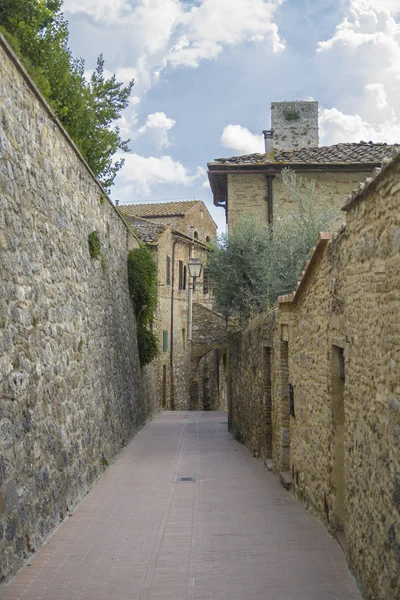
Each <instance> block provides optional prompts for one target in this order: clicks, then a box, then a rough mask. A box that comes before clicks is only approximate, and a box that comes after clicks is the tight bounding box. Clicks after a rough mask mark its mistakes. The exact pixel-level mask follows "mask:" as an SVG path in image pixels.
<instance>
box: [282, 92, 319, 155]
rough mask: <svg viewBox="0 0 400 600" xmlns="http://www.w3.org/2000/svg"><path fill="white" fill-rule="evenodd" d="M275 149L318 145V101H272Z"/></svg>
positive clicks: (296, 148) (297, 148)
mask: <svg viewBox="0 0 400 600" xmlns="http://www.w3.org/2000/svg"><path fill="white" fill-rule="evenodd" d="M271 128H272V130H273V132H274V133H273V147H274V151H280V150H299V149H300V148H310V147H313V146H314V147H315V146H318V102H316V101H314V100H312V101H299V102H297V101H296V102H272V103H271Z"/></svg>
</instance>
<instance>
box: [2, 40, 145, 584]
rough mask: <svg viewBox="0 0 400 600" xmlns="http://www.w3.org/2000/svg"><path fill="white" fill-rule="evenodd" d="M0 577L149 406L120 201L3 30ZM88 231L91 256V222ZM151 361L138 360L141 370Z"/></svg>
mask: <svg viewBox="0 0 400 600" xmlns="http://www.w3.org/2000/svg"><path fill="white" fill-rule="evenodd" d="M0 97H1V102H0V107H1V108H0V111H1V119H0V123H1V126H0V127H1V129H0V150H1V158H0V189H1V199H0V247H1V252H0V272H1V283H0V286H1V289H0V431H1V434H0V579H1V580H5V579H6V578H8V577H9V576H10V575H12V574H13V573H14V572H15V571H16V569H17V568H18V567H20V566H21V565H22V563H23V561H24V560H25V559H26V558H27V557H28V555H29V554H30V553H31V552H32V551H34V550H35V549H36V548H37V547H38V546H39V545H40V543H41V542H42V541H43V539H44V538H45V537H46V536H47V535H48V534H49V532H50V531H51V530H52V529H53V528H54V527H55V526H56V525H57V524H58V523H59V522H60V521H61V520H62V519H63V518H64V517H65V516H66V515H67V514H68V511H70V510H71V509H72V508H73V506H74V505H75V504H76V503H77V502H78V501H79V500H80V498H82V496H83V495H84V494H85V493H86V492H87V491H88V489H89V488H90V486H91V485H92V484H93V483H94V482H95V481H96V479H97V478H98V477H99V476H100V474H101V473H102V471H103V470H104V469H105V468H106V466H107V464H108V463H109V461H110V460H111V459H112V458H113V457H114V456H115V455H116V453H117V452H118V451H119V450H120V449H121V448H122V447H123V446H124V445H125V444H126V443H127V442H128V441H129V439H130V438H131V437H132V436H133V434H134V433H135V431H136V430H137V429H138V428H139V427H140V426H141V425H142V424H143V423H144V422H145V420H146V419H147V418H148V417H150V416H151V414H152V413H153V411H154V409H155V407H154V405H153V404H152V399H151V398H147V399H146V398H144V397H143V396H142V395H141V394H140V367H139V362H138V353H137V343H136V335H135V323H134V315H133V311H132V306H131V302H130V298H129V290H128V281H127V263H126V259H127V252H128V250H129V249H130V248H131V247H133V246H134V245H136V243H137V242H136V239H135V238H134V237H133V235H132V234H131V233H130V231H129V229H128V228H127V227H126V225H125V224H124V222H123V221H122V219H121V217H120V216H119V214H118V213H117V212H116V210H115V209H114V207H113V206H112V204H111V202H110V200H109V199H108V198H107V196H105V194H104V192H103V191H102V189H101V188H100V186H99V184H98V183H97V182H96V180H95V179H94V177H93V176H92V174H91V172H90V170H89V168H88V167H87V165H86V164H85V162H84V161H83V159H82V158H81V157H80V155H79V153H78V152H77V150H76V149H75V147H74V146H73V144H72V142H71V141H70V140H69V138H68V136H67V135H66V134H65V133H64V131H63V130H62V128H61V127H60V125H59V124H58V123H57V121H56V119H55V118H54V116H53V114H52V113H51V111H50V110H49V109H48V107H47V105H46V104H45V102H44V101H43V99H42V98H41V97H40V95H39V94H38V92H37V91H36V90H35V88H34V86H33V84H32V83H31V82H30V81H29V79H28V78H27V76H26V75H25V74H24V72H23V70H22V69H21V67H20V66H19V64H18V61H17V60H16V59H15V58H13V55H12V53H10V51H9V50H8V49H7V47H6V45H5V43H4V42H3V39H2V38H0ZM94 231H96V232H98V235H99V237H100V239H101V242H102V251H101V256H100V257H99V260H95V259H93V258H92V257H91V255H90V253H89V243H88V236H89V234H90V233H92V232H94ZM150 381H151V373H150V372H149V373H148V382H150Z"/></svg>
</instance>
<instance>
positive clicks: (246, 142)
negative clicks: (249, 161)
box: [221, 125, 264, 154]
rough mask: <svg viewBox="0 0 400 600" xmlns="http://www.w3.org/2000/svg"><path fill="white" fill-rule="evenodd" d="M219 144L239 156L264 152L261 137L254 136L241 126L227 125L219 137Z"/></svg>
mask: <svg viewBox="0 0 400 600" xmlns="http://www.w3.org/2000/svg"><path fill="white" fill-rule="evenodd" d="M221 142H222V145H223V146H224V147H225V148H229V149H230V150H233V151H234V152H238V153H239V154H252V153H253V152H264V139H263V136H262V135H255V134H254V133H251V131H249V130H248V129H246V127H242V126H241V125H228V126H227V127H225V128H224V130H223V132H222V135H221Z"/></svg>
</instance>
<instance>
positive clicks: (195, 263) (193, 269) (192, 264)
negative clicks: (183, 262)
mask: <svg viewBox="0 0 400 600" xmlns="http://www.w3.org/2000/svg"><path fill="white" fill-rule="evenodd" d="M188 267H189V275H190V277H193V279H194V281H193V284H194V285H195V284H196V279H197V277H200V275H201V271H202V269H203V265H202V263H201V260H200V259H199V258H194V257H192V258H191V259H190V260H189V263H188Z"/></svg>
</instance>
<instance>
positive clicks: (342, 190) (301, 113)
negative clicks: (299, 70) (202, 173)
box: [208, 101, 393, 229]
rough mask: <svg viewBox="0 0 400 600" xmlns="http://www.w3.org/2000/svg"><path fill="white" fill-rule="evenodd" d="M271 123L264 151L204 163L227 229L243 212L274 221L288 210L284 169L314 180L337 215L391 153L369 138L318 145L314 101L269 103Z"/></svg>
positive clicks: (288, 202) (289, 208)
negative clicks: (346, 201) (368, 139)
mask: <svg viewBox="0 0 400 600" xmlns="http://www.w3.org/2000/svg"><path fill="white" fill-rule="evenodd" d="M271 125H272V129H271V130H269V131H265V132H264V135H265V138H266V148H265V153H263V154H249V155H245V156H232V157H230V158H218V159H216V160H214V161H212V162H210V163H208V178H209V181H210V185H211V190H212V193H213V200H214V204H215V205H216V206H222V207H224V209H225V213H226V221H227V223H228V229H230V228H232V227H233V226H234V224H235V222H236V221H237V220H238V219H239V218H240V217H242V216H244V215H252V216H256V217H259V218H260V219H262V220H264V221H268V222H272V220H273V219H280V218H282V217H284V216H285V215H288V214H290V213H291V211H292V210H293V205H292V202H291V200H290V199H289V198H288V197H287V194H286V193H285V189H284V187H283V185H282V175H281V172H282V170H283V169H284V168H287V167H290V168H291V169H293V170H294V171H296V172H297V173H299V175H301V176H302V177H303V179H304V180H310V179H312V180H314V181H315V182H316V190H317V192H318V191H320V194H321V199H322V200H323V199H327V200H328V201H329V202H331V203H332V204H333V205H334V206H335V207H336V208H337V211H338V217H339V215H340V208H341V204H342V201H343V198H344V197H345V196H346V195H347V194H349V193H350V192H351V191H352V190H353V189H354V188H356V187H357V185H358V182H359V181H362V180H363V179H365V178H366V177H369V176H370V175H371V174H372V173H373V170H374V169H375V168H376V167H379V165H380V164H381V162H382V160H383V159H384V158H385V157H390V155H391V152H392V148H393V146H390V145H388V144H373V143H372V142H368V143H366V142H360V143H359V144H354V143H349V144H336V145H333V146H323V147H319V146H318V103H317V102H307V101H304V102H273V103H272V105H271ZM340 221H341V219H339V221H338V223H337V227H336V228H338V226H339V225H340V224H341V222H340Z"/></svg>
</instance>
